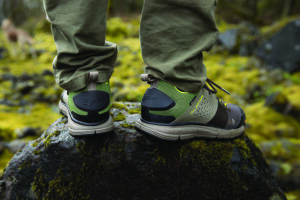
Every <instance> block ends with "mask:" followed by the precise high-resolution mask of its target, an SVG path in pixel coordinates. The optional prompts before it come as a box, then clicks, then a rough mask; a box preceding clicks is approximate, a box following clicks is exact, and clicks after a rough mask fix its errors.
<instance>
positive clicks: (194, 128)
mask: <svg viewBox="0 0 300 200" xmlns="http://www.w3.org/2000/svg"><path fill="white" fill-rule="evenodd" d="M135 126H136V127H137V128H138V129H141V130H142V131H145V132H147V133H149V134H151V135H153V136H156V137H158V138H161V139H165V140H179V139H181V140H185V139H191V138H195V137H200V138H235V137H237V136H239V135H241V134H242V133H243V132H244V130H245V126H241V127H240V128H238V129H230V130H226V129H220V128H214V127H209V126H200V125H184V126H161V125H155V124H148V123H145V122H142V121H141V120H138V121H137V122H136V124H135Z"/></svg>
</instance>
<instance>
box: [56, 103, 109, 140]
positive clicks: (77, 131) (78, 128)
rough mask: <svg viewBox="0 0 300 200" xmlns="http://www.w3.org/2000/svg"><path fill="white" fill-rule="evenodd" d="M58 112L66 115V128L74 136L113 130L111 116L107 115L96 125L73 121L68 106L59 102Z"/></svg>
mask: <svg viewBox="0 0 300 200" xmlns="http://www.w3.org/2000/svg"><path fill="white" fill-rule="evenodd" d="M58 106H59V110H60V112H61V113H62V114H63V115H65V116H67V117H68V124H67V126H68V130H69V134H70V135H72V136H74V137H76V136H77V137H84V136H92V135H98V134H105V133H110V132H112V131H113V130H114V128H115V127H114V124H113V120H112V117H111V116H109V119H108V120H107V121H106V122H104V123H103V124H100V125H96V126H85V125H81V124H77V123H75V122H74V121H73V120H72V119H71V116H70V112H69V109H68V107H67V106H66V105H65V104H64V103H63V102H61V101H60V102H59V104H58Z"/></svg>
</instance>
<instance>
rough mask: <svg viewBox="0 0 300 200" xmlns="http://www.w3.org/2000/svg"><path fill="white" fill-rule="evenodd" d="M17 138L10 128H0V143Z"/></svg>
mask: <svg viewBox="0 0 300 200" xmlns="http://www.w3.org/2000/svg"><path fill="white" fill-rule="evenodd" d="M16 138H17V135H16V133H15V132H14V131H13V130H12V129H10V128H6V127H5V128H1V127H0V141H11V140H14V139H16Z"/></svg>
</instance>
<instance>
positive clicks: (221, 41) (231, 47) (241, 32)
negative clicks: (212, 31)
mask: <svg viewBox="0 0 300 200" xmlns="http://www.w3.org/2000/svg"><path fill="white" fill-rule="evenodd" d="M258 34H259V31H258V29H257V28H256V27H255V26H254V25H252V24H250V23H241V24H239V25H238V26H237V27H236V28H233V29H229V30H227V31H225V32H224V33H220V34H219V36H218V40H217V45H219V46H223V48H224V49H225V50H228V51H229V52H230V53H231V54H239V55H241V56H250V55H252V54H253V52H254V50H255V49H256V47H257V43H258V42H257V41H256V40H257V38H256V36H257V35H258ZM221 50H222V49H221Z"/></svg>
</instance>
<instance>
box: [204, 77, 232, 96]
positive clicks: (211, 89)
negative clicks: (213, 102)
mask: <svg viewBox="0 0 300 200" xmlns="http://www.w3.org/2000/svg"><path fill="white" fill-rule="evenodd" d="M206 83H208V85H209V87H210V88H209V87H208V86H207V84H205V85H204V88H205V89H207V90H208V91H209V92H211V93H213V94H216V93H217V92H218V90H217V89H216V88H215V87H217V88H219V89H220V90H222V91H223V92H225V93H227V94H229V95H231V93H230V92H229V91H228V90H226V89H224V88H222V87H221V86H219V85H218V84H216V83H215V82H213V81H212V80H210V79H209V78H207V79H206ZM214 86H215V87H214Z"/></svg>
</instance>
